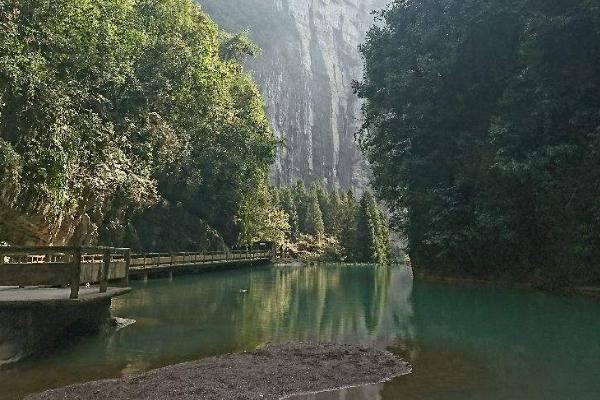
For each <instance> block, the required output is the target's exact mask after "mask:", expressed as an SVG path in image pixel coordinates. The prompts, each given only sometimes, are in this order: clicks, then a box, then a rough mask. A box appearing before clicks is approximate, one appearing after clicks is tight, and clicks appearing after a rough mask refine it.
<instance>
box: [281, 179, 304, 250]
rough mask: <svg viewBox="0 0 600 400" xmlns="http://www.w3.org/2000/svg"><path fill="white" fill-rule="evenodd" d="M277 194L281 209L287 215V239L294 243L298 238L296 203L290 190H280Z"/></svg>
mask: <svg viewBox="0 0 600 400" xmlns="http://www.w3.org/2000/svg"><path fill="white" fill-rule="evenodd" d="M279 192H280V194H279V199H280V202H279V203H280V205H281V209H282V210H283V211H284V212H285V213H286V214H287V215H288V223H289V226H290V235H289V239H290V240H291V241H295V240H296V239H297V238H298V234H299V233H300V232H299V228H298V212H297V210H296V202H295V201H294V197H293V196H292V191H291V190H290V188H286V187H284V188H281V189H280V191H279Z"/></svg>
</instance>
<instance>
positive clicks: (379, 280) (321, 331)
mask: <svg viewBox="0 0 600 400" xmlns="http://www.w3.org/2000/svg"><path fill="white" fill-rule="evenodd" d="M132 286H133V289H134V290H133V291H132V292H131V293H130V294H128V295H126V296H123V297H121V298H118V299H114V300H113V315H115V316H118V317H124V318H133V319H135V320H136V321H137V322H136V323H135V324H134V325H131V326H128V327H126V328H123V329H121V330H118V331H109V332H106V333H104V334H101V335H98V336H95V337H86V338H79V339H77V340H73V341H72V342H70V343H67V344H63V345H62V346H60V347H58V348H57V349H54V350H53V351H52V352H50V353H49V354H46V355H44V356H42V357H38V358H37V359H31V360H27V361H24V362H21V363H17V364H14V365H12V366H10V367H8V368H4V369H1V370H0V399H2V400H5V399H20V398H22V396H23V395H24V394H26V393H30V392H35V391H40V390H44V389H47V388H51V387H57V386H64V385H67V384H71V383H75V382H82V381H88V380H94V379H100V378H108V377H117V376H121V375H123V374H132V373H138V372H142V371H146V370H148V369H152V368H156V367H160V366H164V365H168V364H173V363H176V362H180V361H184V360H191V359H197V358H201V357H207V356H211V355H217V354H223V353H228V352H237V351H241V350H248V349H254V348H256V347H257V346H261V345H264V344H266V343H269V342H285V341H290V340H306V341H308V340H313V341H314V340H318V341H336V342H350V343H368V344H373V345H376V346H383V347H387V348H388V349H390V350H391V351H393V352H395V353H396V354H398V355H400V356H401V357H403V358H404V359H406V360H407V361H409V362H410V363H411V364H412V366H413V373H412V374H410V375H407V376H403V377H399V378H396V379H394V380H393V381H391V382H388V383H385V384H379V385H371V386H365V387H361V388H355V389H348V390H343V391H338V392H331V393H323V394H319V395H309V396H301V397H298V399H304V400H317V399H318V400H342V399H344V400H417V399H427V400H437V399H439V400H454V399H456V400H459V399H460V400H470V399H473V400H475V399H477V400H482V399H487V400H500V399H503V400H504V399H506V400H509V399H510V400H518V399H523V400H538V399H539V400H554V399H557V400H558V399H561V400H579V399H581V400H597V399H600V300H594V299H587V298H579V297H569V296H560V295H555V294H548V293H540V292H535V291H527V290H517V289H496V288H489V287H477V286H456V285H454V286H452V285H446V284H436V283H425V282H413V279H412V277H411V274H410V271H409V270H408V269H407V268H406V267H403V266H397V267H391V268H380V267H369V266H333V265H332V266H319V267H305V268H296V267H268V266H267V267H257V268H253V269H246V270H239V271H229V272H215V273H207V274H201V275H195V276H182V277H176V278H175V279H172V280H169V279H157V280H150V281H147V282H141V281H139V282H132ZM242 289H243V290H247V293H245V294H242V293H240V291H241V290H242ZM0 323H1V321H0Z"/></svg>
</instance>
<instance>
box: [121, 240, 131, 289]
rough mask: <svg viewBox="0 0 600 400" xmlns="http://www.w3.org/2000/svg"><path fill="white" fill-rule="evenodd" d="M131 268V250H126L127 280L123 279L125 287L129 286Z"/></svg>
mask: <svg viewBox="0 0 600 400" xmlns="http://www.w3.org/2000/svg"><path fill="white" fill-rule="evenodd" d="M130 266H131V249H127V250H125V278H123V281H122V284H123V286H125V287H127V286H129V267H130Z"/></svg>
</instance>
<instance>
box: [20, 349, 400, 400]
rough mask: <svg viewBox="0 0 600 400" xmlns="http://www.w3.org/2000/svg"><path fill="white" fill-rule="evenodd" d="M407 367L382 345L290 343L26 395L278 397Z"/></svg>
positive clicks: (374, 378)
mask: <svg viewBox="0 0 600 400" xmlns="http://www.w3.org/2000/svg"><path fill="white" fill-rule="evenodd" d="M409 372H410V367H409V366H408V364H407V363H405V362H404V361H402V360H400V359H399V358H397V357H396V356H394V355H393V354H392V353H389V352H387V351H383V350H378V349H374V348H370V347H363V346H355V345H340V344H308V343H292V344H284V345H274V346H268V347H266V348H264V349H259V350H255V351H252V352H244V353H237V354H228V355H223V356H218V357H212V358H206V359H202V360H199V361H193V362H187V363H182V364H177V365H172V366H169V367H165V368H161V369H157V370H153V371H149V372H146V373H144V374H141V375H135V376H127V377H123V378H119V379H111V380H102V381H95V382H89V383H84V384H81V385H74V386H68V387H65V388H61V389H55V390H50V391H46V392H43V393H39V394H34V395H30V396H28V397H26V400H58V399H61V400H70V399H72V400H80V399H86V400H100V399H110V400H131V399H145V400H151V399H156V400H158V399H160V400H170V399H178V400H187V399H214V400H221V399H223V400H225V399H227V400H233V399H240V400H241V399H265V400H276V399H283V398H287V397H289V396H292V395H295V394H300V393H310V392H321V391H326V390H332V389H336V388H342V387H348V386H358V385H363V384H370V383H377V382H382V381H386V380H389V379H391V378H393V377H396V376H399V375H404V374H407V373H409Z"/></svg>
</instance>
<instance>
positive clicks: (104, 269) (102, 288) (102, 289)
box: [100, 249, 111, 293]
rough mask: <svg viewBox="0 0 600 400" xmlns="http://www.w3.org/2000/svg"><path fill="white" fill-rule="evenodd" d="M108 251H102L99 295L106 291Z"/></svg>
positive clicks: (108, 268) (108, 266) (108, 262)
mask: <svg viewBox="0 0 600 400" xmlns="http://www.w3.org/2000/svg"><path fill="white" fill-rule="evenodd" d="M110 256H111V252H110V249H106V250H104V256H103V260H102V261H103V262H102V273H101V274H100V293H106V290H107V289H108V273H109V270H110Z"/></svg>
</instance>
